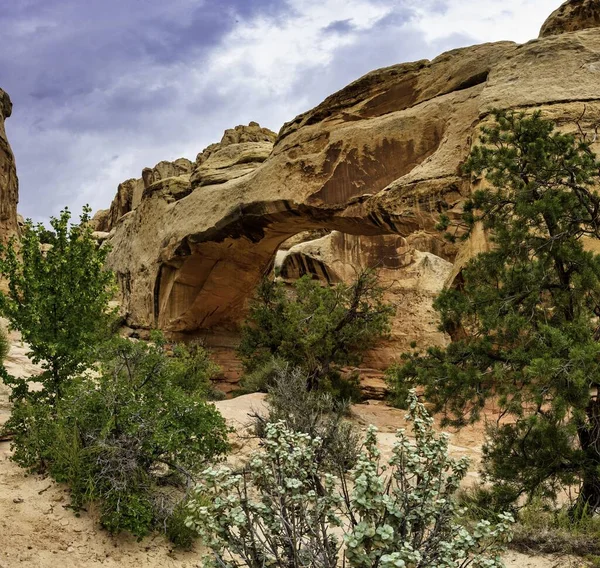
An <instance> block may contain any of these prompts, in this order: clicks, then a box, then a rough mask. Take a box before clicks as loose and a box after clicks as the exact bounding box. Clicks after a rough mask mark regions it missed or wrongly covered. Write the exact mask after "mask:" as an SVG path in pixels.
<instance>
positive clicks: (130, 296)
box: [109, 0, 600, 366]
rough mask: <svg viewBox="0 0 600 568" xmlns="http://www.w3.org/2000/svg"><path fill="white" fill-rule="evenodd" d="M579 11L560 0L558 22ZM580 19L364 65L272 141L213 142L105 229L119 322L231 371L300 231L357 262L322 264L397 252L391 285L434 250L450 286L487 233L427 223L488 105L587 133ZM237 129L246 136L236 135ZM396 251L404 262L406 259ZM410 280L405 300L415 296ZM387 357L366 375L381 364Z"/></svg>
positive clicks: (406, 303)
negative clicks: (201, 343)
mask: <svg viewBox="0 0 600 568" xmlns="http://www.w3.org/2000/svg"><path fill="white" fill-rule="evenodd" d="M579 3H581V2H579V0H572V1H571V2H570V3H567V6H566V7H563V8H562V10H563V12H560V10H559V12H560V13H564V12H565V10H567V9H569V10H572V11H574V10H575V8H576V7H577V5H578V4H579ZM577 13H579V12H577ZM585 13H587V12H585ZM559 15H560V14H559ZM581 17H582V19H581V21H580V23H579V24H574V23H571V24H570V26H566V25H564V24H561V25H562V26H563V27H562V28H561V27H560V26H559V25H558V24H554V25H552V26H551V27H552V28H553V29H555V30H556V33H552V34H542V35H544V37H542V38H540V39H537V40H533V41H530V42H529V43H527V44H524V45H516V44H514V43H510V42H500V43H494V44H484V45H477V46H473V47H468V48H464V49H457V50H452V51H450V52H447V53H444V54H442V55H440V56H439V57H437V58H436V59H434V60H433V61H426V60H424V61H418V62H414V63H405V64H401V65H395V66H392V67H388V68H385V69H380V70H377V71H373V72H372V73H369V74H367V75H365V76H364V77H362V78H360V79H358V80H357V81H355V82H354V83H352V84H350V85H349V86H348V87H346V88H344V89H342V90H341V91H339V92H338V93H335V94H334V95H332V96H330V97H328V98H327V99H326V100H325V101H323V103H321V104H320V105H318V106H317V107H316V108H314V109H312V110H310V111H308V112H306V113H304V114H302V115H300V116H298V117H296V118H295V119H294V120H292V121H290V122H289V123H287V124H285V125H284V126H283V127H282V129H281V131H280V132H279V134H278V136H277V138H276V140H275V141H274V145H273V146H272V147H271V142H272V138H270V137H269V136H265V138H262V139H261V138H260V135H259V134H258V133H259V131H260V128H259V127H258V125H255V124H253V125H251V126H249V127H245V128H243V129H240V128H238V129H236V130H234V131H228V132H229V133H230V134H227V133H226V136H225V137H224V141H222V142H221V145H220V146H219V148H217V147H209V148H208V149H207V150H206V151H205V152H204V153H203V154H201V155H200V156H199V158H198V159H197V161H196V164H195V165H194V169H193V171H192V173H191V176H190V180H189V182H185V180H181V185H180V186H179V190H178V193H177V195H175V196H174V195H173V192H172V191H171V190H168V189H165V188H162V190H161V191H149V188H146V189H145V190H144V192H143V195H142V198H141V200H140V202H139V204H138V205H137V207H135V208H134V209H133V212H132V213H130V214H128V215H125V216H124V217H122V218H121V219H120V220H119V222H118V223H117V225H116V227H115V230H114V234H113V235H112V237H111V245H112V247H113V252H112V253H111V256H110V259H109V264H110V267H111V268H113V269H114V270H115V271H116V273H117V276H118V279H119V283H120V287H121V296H122V302H123V304H122V305H123V311H124V314H125V316H126V318H127V321H128V323H129V324H130V325H132V326H141V327H152V326H155V325H158V326H159V327H161V328H162V329H164V330H167V331H170V332H185V333H202V334H205V335H207V337H208V338H209V342H210V341H213V342H214V343H216V344H218V345H220V346H221V347H222V353H223V354H224V355H223V356H224V357H225V359H226V360H227V363H226V366H227V365H229V363H231V361H229V360H228V359H227V358H228V357H230V355H229V354H230V353H231V349H232V345H234V343H235V341H234V338H235V330H236V329H237V325H238V323H239V321H240V319H241V318H242V317H243V314H244V307H245V305H246V303H247V300H248V298H249V296H250V295H251V294H252V292H253V290H254V288H255V286H256V284H257V282H258V280H259V279H260V278H261V276H262V275H263V274H265V273H266V272H267V271H269V270H270V269H271V267H272V265H273V262H274V257H275V254H276V252H277V251H278V250H279V249H280V248H281V247H282V244H283V243H284V242H286V241H287V240H288V239H289V238H290V237H293V236H294V235H296V234H298V233H302V232H304V231H315V230H316V231H323V230H325V231H327V232H330V231H332V230H335V231H338V232H339V233H343V234H345V235H346V236H345V237H343V241H344V243H346V244H347V243H353V244H352V248H353V250H355V251H357V252H356V255H357V258H354V259H353V260H352V262H349V261H347V259H346V260H343V261H342V262H341V263H337V264H335V263H334V264H335V266H338V265H341V264H349V265H352V264H357V265H360V264H361V263H364V262H366V261H364V259H367V258H369V256H370V255H371V256H372V255H373V254H375V256H377V255H380V254H384V256H385V255H388V256H389V257H390V258H395V260H393V261H390V262H392V264H393V263H396V268H395V270H397V271H399V272H398V274H397V275H396V276H390V278H396V279H397V280H398V281H403V280H406V279H409V280H410V277H408V276H406V277H405V276H404V272H406V271H408V272H410V271H411V270H413V268H414V270H417V268H418V266H420V264H419V263H421V262H422V261H424V259H428V261H427V262H429V261H431V262H435V263H437V262H438V261H437V260H435V261H434V260H433V259H432V257H433V256H434V255H435V256H436V257H439V258H441V259H444V260H446V261H450V262H454V268H453V271H452V272H451V273H450V276H449V278H453V277H454V276H455V275H456V274H457V273H458V271H459V270H460V266H461V264H462V263H463V262H464V261H465V260H466V259H468V258H469V257H470V256H471V255H472V254H474V252H477V251H478V250H481V249H482V248H485V247H486V246H487V243H486V240H485V236H484V235H476V236H475V238H474V239H473V240H471V241H470V242H468V243H466V244H465V245H464V246H463V247H462V248H461V249H460V250H458V251H457V250H455V249H453V248H452V247H449V245H447V244H445V243H444V241H443V239H442V238H441V236H440V235H438V234H437V233H436V231H435V225H436V222H437V219H438V217H439V214H440V213H441V212H446V213H448V214H449V215H450V217H451V218H456V217H458V216H459V215H460V211H461V204H462V202H463V200H464V199H465V197H466V196H468V195H469V194H470V192H471V189H472V188H471V183H470V181H469V180H468V179H465V178H464V177H463V176H461V174H460V165H461V164H462V162H463V161H464V160H465V159H466V157H467V155H468V153H469V151H470V149H471V146H472V144H473V143H474V142H476V141H477V138H478V129H479V128H480V126H481V125H482V124H483V123H485V121H486V120H488V119H489V113H490V111H491V110H492V109H493V108H503V109H532V108H536V109H540V110H541V111H542V112H543V114H544V115H545V116H547V117H549V118H551V119H553V120H555V121H556V122H557V123H558V124H559V126H560V127H561V128H563V129H566V130H575V129H576V128H577V122H579V126H580V127H581V128H583V129H588V130H589V131H593V129H594V128H595V126H596V125H598V124H600V56H599V55H598V54H599V53H600V29H599V28H590V26H589V18H588V19H583V16H581ZM557 18H558V16H557V15H556V13H555V14H553V15H552V16H551V18H550V20H549V21H550V22H551V21H552V19H554V20H555V21H557ZM586 18H587V16H586ZM546 27H548V26H546ZM561 29H564V30H566V31H565V32H564V33H561ZM572 30H574V31H572ZM246 129H252V131H253V132H254V133H255V134H256V136H258V139H257V138H256V136H255V137H246V136H237V137H236V135H235V132H236V131H237V132H238V134H240V135H241V134H242V132H246V131H247V130H246ZM225 138H227V140H225ZM229 138H231V142H229ZM224 142H225V144H224ZM186 184H187V185H186ZM350 235H353V236H354V237H350ZM385 235H391V236H387V237H384V236H385ZM357 237H359V238H357ZM336 238H337V237H336ZM331 239H333V237H331ZM403 239H404V240H403ZM411 243H412V244H411ZM417 243H420V245H419V246H417ZM338 244H339V243H338ZM344 246H346V245H344ZM407 247H408V248H411V247H412V250H413V252H411V254H412V255H413V256H412V260H411V262H410V263H409V264H408V265H404V264H403V263H404V260H403V259H404V258H405V256H406V254H407V250H408V249H407ZM288 248H289V247H288ZM342 248H343V247H342ZM338 249H339V247H338ZM374 251H375V252H374ZM381 251H384V252H381ZM385 251H387V252H385ZM296 252H298V251H296ZM388 253H389V254H388ZM353 254H354V253H353ZM423 254H424V255H425V256H422V255H423ZM428 255H431V256H428ZM313 257H314V255H313V256H311V255H309V254H307V253H306V249H305V250H304V251H302V255H299V256H298V255H296V257H293V256H292V257H290V260H288V268H286V270H287V269H289V270H291V269H292V264H291V263H292V260H291V259H292V258H296V261H297V262H298V263H300V262H301V261H302V259H304V260H307V259H308V258H313ZM313 260H314V258H313ZM411 263H412V264H411ZM313 264H314V263H313ZM324 266H325V265H324ZM327 266H329V267H331V263H329V265H327ZM411 266H412V267H413V268H411ZM440 266H444V267H445V268H444V270H440V271H438V273H437V275H436V278H437V283H438V284H441V282H442V280H443V278H442V272H443V273H444V274H446V273H449V272H450V271H449V270H448V266H447V265H444V264H440ZM386 269H387V268H386ZM328 270H329V268H328ZM419 270H420V269H419ZM403 271H404V272H403ZM334 272H336V274H337V277H340V278H344V276H343V275H340V274H338V273H337V271H335V270H334ZM342 272H344V271H342ZM413 281H414V282H413V284H410V286H408V287H406V286H405V288H404V289H403V290H406V289H409V288H410V289H411V290H418V287H419V286H420V284H419V283H418V279H417V280H414V279H413ZM411 286H412V288H411ZM431 292H433V291H431ZM402 293H404V291H403V292H402ZM412 293H413V292H411V294H412ZM401 297H402V295H401V294H400V295H399V296H398V298H401ZM427 302H429V304H428V303H427ZM414 305H415V304H414V301H413V299H411V298H410V297H408V296H406V295H405V297H404V299H403V300H402V299H399V300H398V315H397V319H398V322H402V321H403V319H406V318H407V317H408V316H407V314H409V312H410V310H411V309H413V307H414ZM427 305H429V306H430V299H427V300H426V301H424V303H422V306H423V310H425V311H424V312H423V313H424V315H423V316H422V318H421V316H415V317H414V318H413V320H414V322H415V325H412V324H411V326H410V327H411V329H412V331H410V334H412V335H413V336H415V337H414V338H415V339H419V340H421V341H422V342H425V343H427V342H431V341H433V340H435V341H441V340H442V339H443V338H440V337H436V338H435V339H432V338H433V337H434V334H435V331H434V330H435V321H433V320H431V317H430V312H429V311H427V310H430V308H427ZM425 312H426V313H425ZM419 318H421V320H420V321H421V323H419V324H418V325H417V323H418V321H417V320H419ZM419 326H420V327H419ZM400 327H401V324H398V326H397V328H398V329H400ZM211 337H212V338H213V340H211V339H210V338H211ZM214 338H218V339H214ZM225 354H228V355H225ZM386 357H387V356H386ZM386 357H383V359H385V360H382V358H379V366H385V365H387V364H389V362H390V361H389V360H387V359H386Z"/></svg>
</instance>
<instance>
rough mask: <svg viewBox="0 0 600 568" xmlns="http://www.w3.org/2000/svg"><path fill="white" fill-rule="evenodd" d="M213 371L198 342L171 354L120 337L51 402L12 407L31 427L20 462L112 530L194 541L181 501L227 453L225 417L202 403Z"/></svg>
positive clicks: (22, 444)
mask: <svg viewBox="0 0 600 568" xmlns="http://www.w3.org/2000/svg"><path fill="white" fill-rule="evenodd" d="M178 354H179V356H178ZM213 368H214V367H213V365H212V363H210V361H209V360H208V358H207V357H206V356H205V354H204V353H201V352H200V351H198V349H196V348H194V350H193V352H190V350H188V349H187V348H182V349H181V350H176V351H175V357H172V358H171V357H167V356H166V355H165V353H164V348H163V346H162V345H161V344H160V343H159V344H146V343H143V342H137V343H134V342H131V341H129V340H124V339H117V340H114V341H113V342H112V343H111V344H110V345H108V346H107V348H106V351H105V354H104V361H103V362H102V363H101V366H100V369H99V371H98V373H88V374H87V375H84V376H83V377H81V378H79V379H77V380H72V381H71V384H70V386H69V388H68V389H67V390H66V391H65V392H64V393H63V397H62V398H61V400H60V401H59V402H58V404H57V405H56V406H55V407H54V408H51V407H49V406H48V405H42V404H32V403H27V402H25V403H20V404H18V405H17V406H16V407H15V411H16V412H18V413H20V414H18V417H19V418H20V419H22V420H24V421H25V423H26V424H27V426H28V427H27V428H26V429H25V431H24V434H23V435H22V436H20V438H19V440H18V442H19V443H18V444H16V445H15V454H14V459H15V461H17V462H18V463H20V464H21V465H23V466H26V467H33V466H36V467H44V468H45V469H46V470H47V471H48V472H49V473H50V474H51V475H52V476H53V477H54V478H55V479H57V480H58V481H62V482H66V483H67V484H68V485H69V486H70V488H71V499H72V505H73V506H74V507H75V508H78V507H83V506H84V505H85V504H86V503H88V502H92V501H94V502H98V504H99V508H100V514H101V518H100V522H101V524H102V526H103V527H104V528H106V529H107V530H109V531H110V532H119V531H129V532H131V533H132V534H133V535H135V536H138V537H142V536H144V535H146V534H148V533H149V532H150V531H152V530H155V529H161V530H164V531H165V532H166V533H167V534H169V535H172V536H174V538H175V539H176V540H179V541H180V543H183V544H188V543H189V530H188V529H186V527H185V525H184V523H183V521H184V517H183V515H182V509H181V503H182V502H183V501H184V500H185V498H186V492H187V491H188V490H189V489H190V488H191V487H192V485H193V482H194V479H195V476H196V474H197V473H198V471H199V470H200V469H203V468H204V467H206V463H207V461H209V460H213V459H215V458H218V457H219V456H220V455H222V454H223V453H224V452H226V451H227V449H228V443H227V431H228V430H227V428H226V426H225V421H224V419H223V418H222V417H221V415H220V414H219V412H218V411H217V410H216V408H215V407H214V406H213V405H211V404H208V403H206V402H205V398H206V392H207V383H209V381H208V375H206V373H210V370H211V369H213ZM186 534H187V536H186Z"/></svg>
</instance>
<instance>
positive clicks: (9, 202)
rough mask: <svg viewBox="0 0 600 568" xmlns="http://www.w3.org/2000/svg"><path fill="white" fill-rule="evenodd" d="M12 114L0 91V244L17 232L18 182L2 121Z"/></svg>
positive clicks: (4, 96) (4, 95) (6, 99)
mask: <svg viewBox="0 0 600 568" xmlns="http://www.w3.org/2000/svg"><path fill="white" fill-rule="evenodd" d="M11 113H12V103H11V101H10V97H9V96H8V94H7V93H5V92H4V91H3V90H2V89H0V242H5V241H6V240H7V239H8V238H9V237H10V236H11V235H15V234H16V233H17V231H18V223H17V203H18V201H19V180H18V178H17V170H16V167H15V158H14V156H13V153H12V150H11V148H10V144H9V143H8V139H7V137H6V130H5V129H4V121H5V120H6V119H7V118H8V117H9V116H10V115H11Z"/></svg>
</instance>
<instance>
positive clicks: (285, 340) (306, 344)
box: [239, 271, 393, 398]
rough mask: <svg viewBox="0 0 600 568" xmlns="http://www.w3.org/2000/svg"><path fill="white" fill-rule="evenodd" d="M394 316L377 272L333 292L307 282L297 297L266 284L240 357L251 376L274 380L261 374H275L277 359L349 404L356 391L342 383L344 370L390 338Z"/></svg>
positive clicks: (281, 286) (277, 284)
mask: <svg viewBox="0 0 600 568" xmlns="http://www.w3.org/2000/svg"><path fill="white" fill-rule="evenodd" d="M392 313H393V308H392V307H391V306H390V305H388V304H386V303H385V302H384V300H383V289H382V288H381V287H380V286H379V284H378V282H377V278H376V276H375V274H374V273H373V272H371V271H365V272H363V273H361V274H359V275H358V277H357V279H356V280H355V281H354V282H353V283H352V284H350V285H347V284H338V285H336V286H332V287H330V286H322V285H321V284H320V283H319V282H318V281H315V280H311V279H310V277H308V276H303V277H302V278H300V279H299V280H297V281H296V282H295V283H294V289H293V293H288V292H287V291H286V288H285V284H283V283H282V282H277V281H271V280H263V282H262V283H261V284H260V286H259V288H258V290H257V294H256V298H255V300H254V302H253V303H252V304H251V306H250V314H249V317H248V320H247V323H246V325H245V326H244V328H243V333H242V340H241V343H240V347H239V353H240V356H241V358H242V361H243V363H244V368H245V370H246V373H249V374H254V375H255V374H256V373H258V374H260V375H261V376H263V377H269V376H271V377H272V374H271V375H269V373H268V372H263V371H261V368H264V367H265V366H266V367H267V370H268V369H270V368H272V358H273V357H277V358H279V359H281V360H284V361H286V362H288V363H290V365H291V366H292V367H295V368H300V369H303V370H304V371H305V373H306V376H307V386H308V388H309V389H313V388H321V389H325V390H330V391H332V392H334V393H335V394H337V395H338V396H339V397H340V398H348V396H349V395H351V392H352V389H350V388H348V385H347V384H346V383H345V382H344V381H343V380H342V378H341V376H340V373H339V370H340V368H341V367H342V366H344V365H355V364H357V363H358V362H359V361H360V358H361V355H362V354H363V353H364V352H365V351H366V350H367V349H369V348H370V347H372V346H373V345H374V344H375V343H376V341H377V340H378V339H380V338H382V337H383V336H385V334H386V333H387V332H388V331H389V321H390V317H391V315H392ZM255 382H256V381H255ZM266 386H268V384H267V385H266Z"/></svg>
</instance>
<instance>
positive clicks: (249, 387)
mask: <svg viewBox="0 0 600 568" xmlns="http://www.w3.org/2000/svg"><path fill="white" fill-rule="evenodd" d="M286 365H287V363H286V361H284V360H283V359H281V358H279V357H276V356H274V357H269V358H268V359H266V360H265V361H263V362H262V364H260V365H259V364H257V365H256V366H254V367H253V370H252V371H250V372H247V373H245V374H244V375H243V376H242V378H241V380H240V383H239V388H238V390H236V391H235V393H234V394H235V395H236V396H239V395H242V394H248V393H253V392H268V390H269V388H270V387H271V386H272V385H273V384H274V382H275V380H276V377H277V373H278V371H279V369H280V368H282V367H285V366H286Z"/></svg>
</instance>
